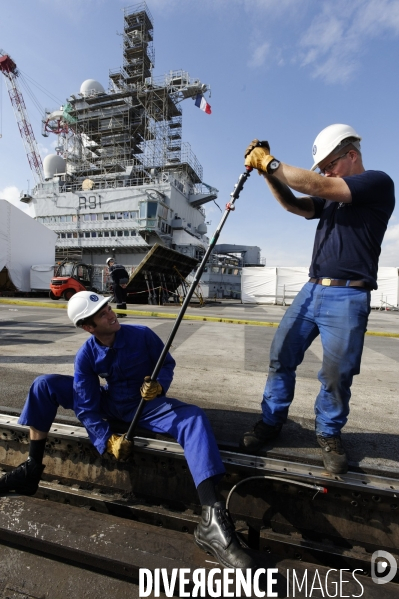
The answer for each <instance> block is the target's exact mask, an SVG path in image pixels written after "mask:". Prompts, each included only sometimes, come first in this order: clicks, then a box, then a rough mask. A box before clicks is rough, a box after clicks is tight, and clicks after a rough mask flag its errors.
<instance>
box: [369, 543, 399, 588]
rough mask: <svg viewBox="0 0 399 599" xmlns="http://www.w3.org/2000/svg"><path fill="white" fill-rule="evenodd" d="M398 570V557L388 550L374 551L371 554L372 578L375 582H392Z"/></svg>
mask: <svg viewBox="0 0 399 599" xmlns="http://www.w3.org/2000/svg"><path fill="white" fill-rule="evenodd" d="M397 571H398V564H397V563H396V559H395V558H394V556H393V555H392V554H391V553H388V551H383V550H382V549H380V550H379V551H374V553H373V555H372V556H371V578H372V580H373V582H375V584H386V583H387V582H391V580H393V579H394V578H395V576H396V572H397Z"/></svg>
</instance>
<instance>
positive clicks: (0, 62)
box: [0, 52, 44, 183]
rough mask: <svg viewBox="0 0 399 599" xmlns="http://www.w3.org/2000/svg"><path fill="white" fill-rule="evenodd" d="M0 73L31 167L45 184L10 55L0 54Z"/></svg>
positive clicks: (39, 180) (37, 180)
mask: <svg viewBox="0 0 399 599" xmlns="http://www.w3.org/2000/svg"><path fill="white" fill-rule="evenodd" d="M0 71H1V72H2V73H3V75H4V76H5V78H6V83H7V88H8V93H9V96H10V99H11V104H12V107H13V109H14V113H15V118H16V119H17V124H18V128H19V132H20V134H21V137H22V141H23V143H24V146H25V151H26V155H27V156H28V161H29V166H30V168H31V169H32V171H33V174H34V176H35V179H36V182H37V183H43V182H44V175H43V164H42V159H41V158H40V154H39V148H38V146H37V142H36V138H35V135H34V133H33V129H32V125H31V124H30V121H29V117H28V113H27V111H26V106H25V101H24V97H23V95H22V92H21V90H20V87H19V83H18V74H19V73H18V69H17V65H16V64H15V62H14V61H13V59H12V58H11V57H10V56H9V55H8V54H3V53H2V52H0Z"/></svg>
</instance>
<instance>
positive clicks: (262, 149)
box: [244, 139, 274, 175]
mask: <svg viewBox="0 0 399 599" xmlns="http://www.w3.org/2000/svg"><path fill="white" fill-rule="evenodd" d="M259 144H262V145H259ZM244 158H245V166H251V167H252V168H256V170H257V171H258V173H259V174H260V175H261V174H262V173H267V167H268V165H269V163H270V162H271V161H272V160H274V156H271V155H270V146H269V143H268V142H267V141H259V140H258V139H254V140H253V141H251V143H250V144H249V146H248V147H247V149H246V150H245V154H244Z"/></svg>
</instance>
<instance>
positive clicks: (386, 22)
mask: <svg viewBox="0 0 399 599" xmlns="http://www.w3.org/2000/svg"><path fill="white" fill-rule="evenodd" d="M331 9H332V6H331V3H330V2H323V3H322V4H321V11H320V13H319V14H318V15H316V16H315V18H314V19H313V21H312V23H311V25H310V27H309V28H308V29H307V31H305V33H304V34H303V36H302V38H301V39H300V41H299V46H300V48H301V49H302V60H301V64H302V66H303V67H312V69H313V71H312V77H314V78H316V77H320V78H321V79H324V80H325V81H326V82H327V83H344V82H345V81H347V80H348V79H349V78H350V77H351V76H352V75H353V73H354V72H355V71H356V70H357V69H358V67H359V64H360V59H361V55H362V54H363V52H364V51H365V50H366V49H367V45H368V44H370V41H371V40H372V39H374V38H377V37H383V36H389V35H394V36H397V35H398V34H399V3H398V1H397V0H351V2H347V0H336V2H335V3H334V10H333V11H332V10H331Z"/></svg>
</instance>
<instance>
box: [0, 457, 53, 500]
mask: <svg viewBox="0 0 399 599" xmlns="http://www.w3.org/2000/svg"><path fill="white" fill-rule="evenodd" d="M44 468H45V467H44V466H43V465H42V464H37V462H35V460H34V459H33V458H28V459H27V461H26V462H23V463H22V464H20V465H19V466H17V468H14V470H11V472H7V474H4V476H2V477H1V478H0V495H5V494H6V493H8V492H9V491H15V492H16V493H20V494H21V495H34V494H35V493H36V491H37V488H38V486H39V481H40V479H41V476H42V473H43V470H44Z"/></svg>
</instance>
